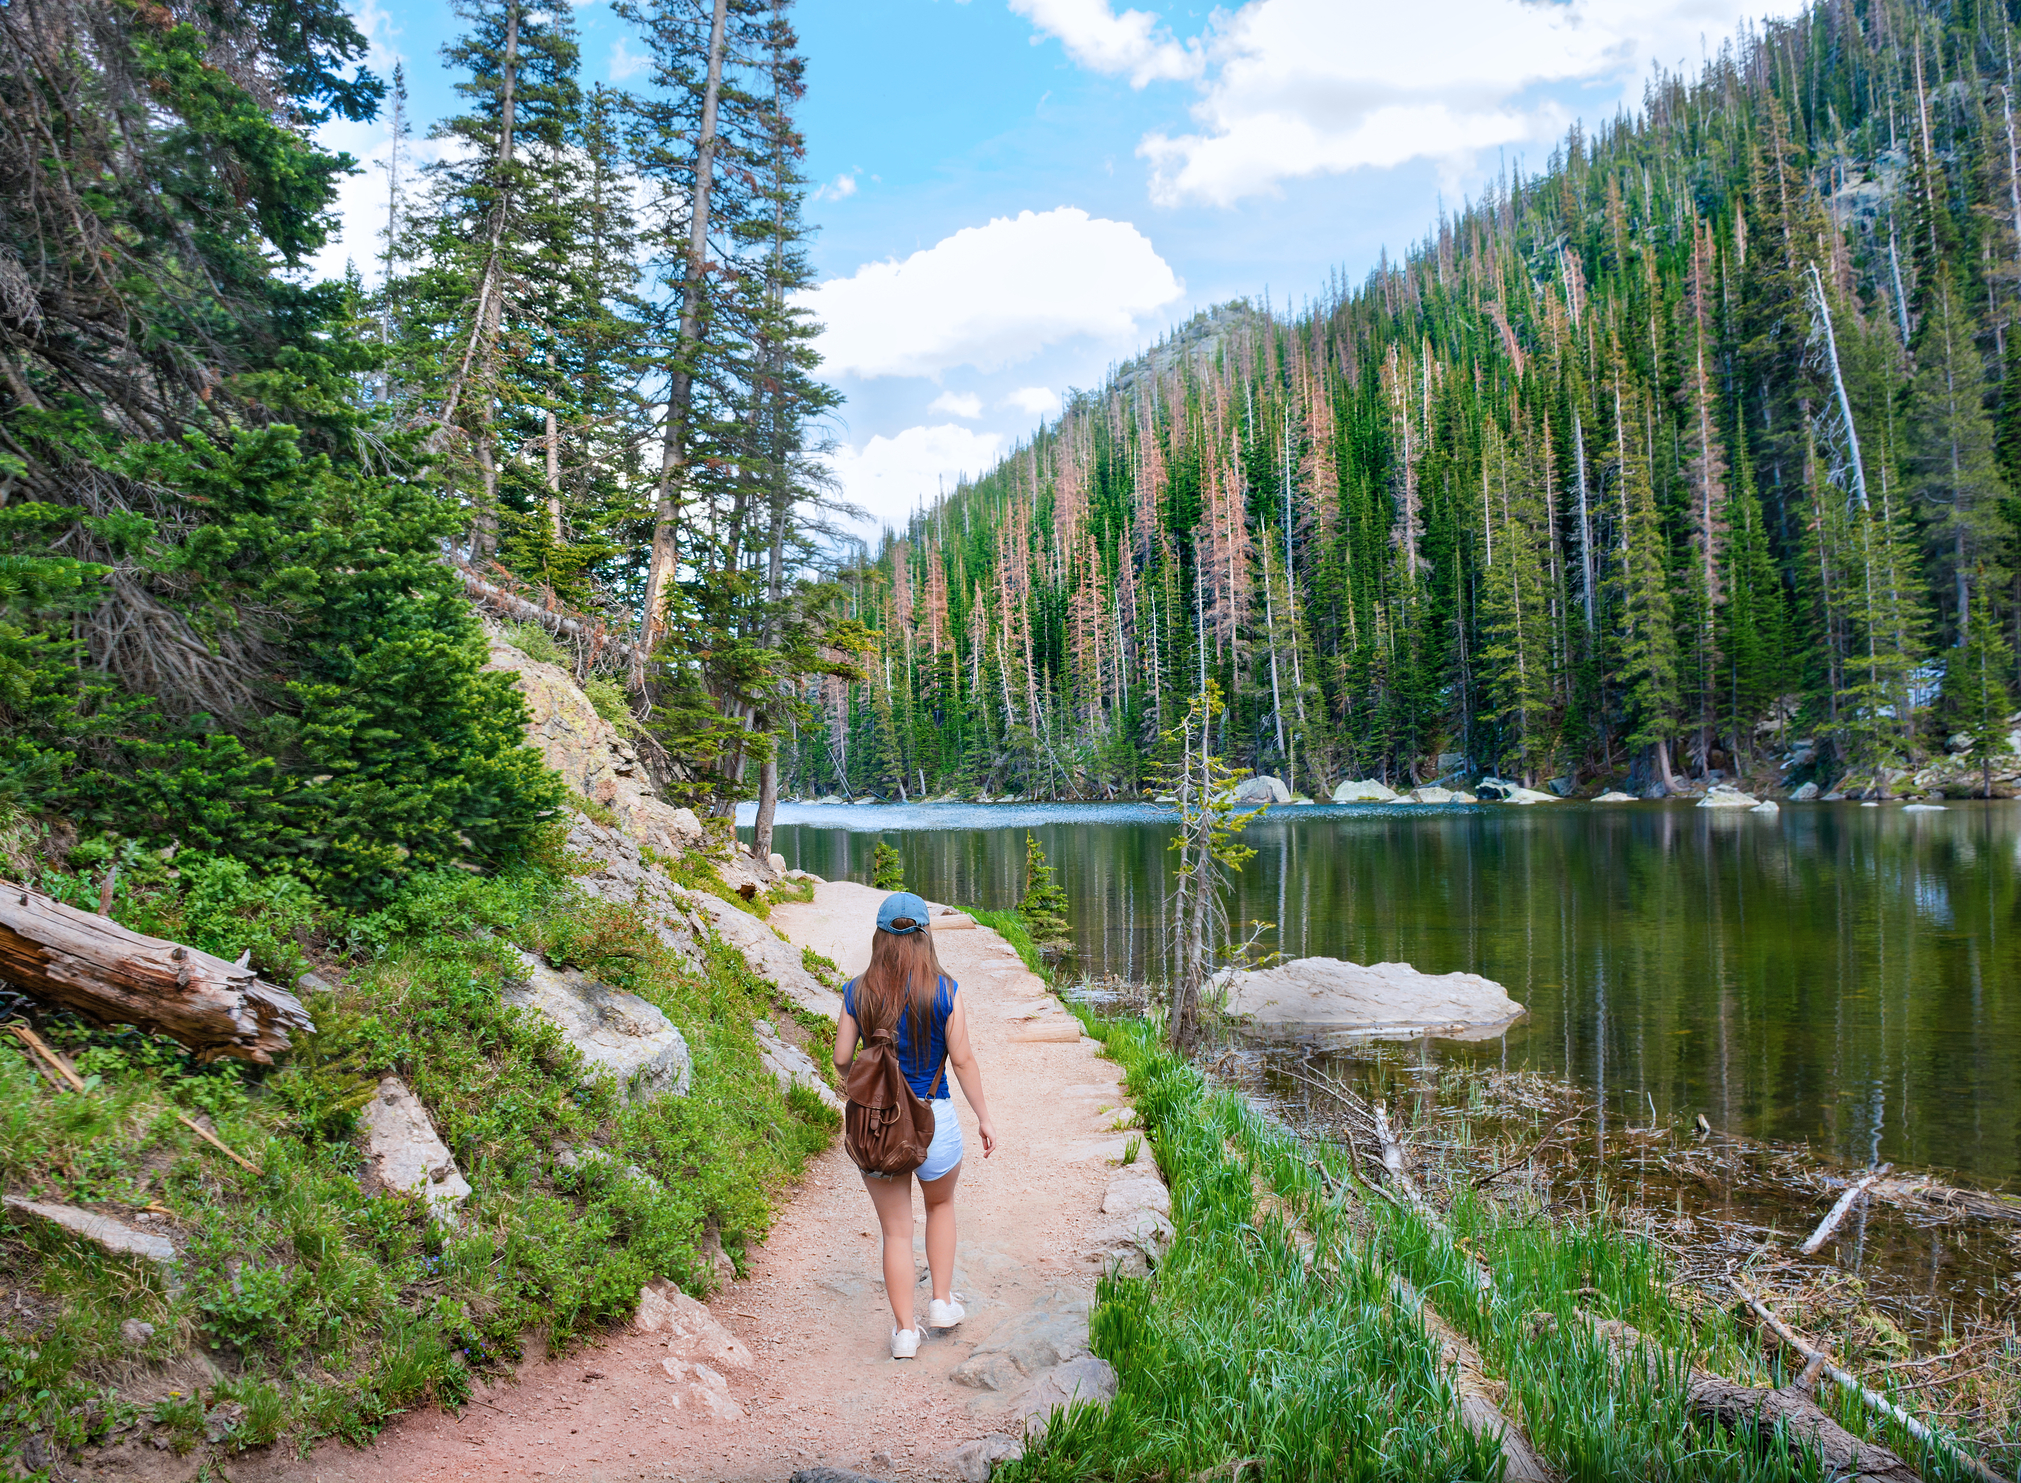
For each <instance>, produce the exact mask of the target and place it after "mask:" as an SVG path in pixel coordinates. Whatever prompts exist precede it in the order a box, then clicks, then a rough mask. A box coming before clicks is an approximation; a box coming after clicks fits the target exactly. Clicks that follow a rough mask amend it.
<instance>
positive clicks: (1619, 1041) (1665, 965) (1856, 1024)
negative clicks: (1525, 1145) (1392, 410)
mask: <svg viewBox="0 0 2021 1483" xmlns="http://www.w3.org/2000/svg"><path fill="white" fill-rule="evenodd" d="M744 819H745V820H746V821H748V819H749V811H748V809H747V810H746V812H745V814H744ZM743 832H744V833H745V835H746V837H748V835H749V830H748V828H747V829H746V830H744V831H743ZM1027 832H1030V833H1031V834H1033V835H1035V836H1037V838H1038V840H1039V843H1040V845H1041V846H1042V847H1043V848H1044V849H1045V851H1046V854H1047V856H1048V857H1049V858H1050V859H1051V861H1052V864H1053V866H1054V867H1055V870H1056V872H1057V874H1058V877H1059V879H1060V881H1061V883H1062V884H1063V885H1064V886H1065V888H1066V890H1067V894H1068V896H1069V898H1070V900H1071V902H1072V908H1071V920H1072V922H1073V925H1074V930H1075V935H1076V938H1077V940H1078V942H1079V956H1078V958H1077V960H1075V961H1074V962H1072V963H1070V964H1069V965H1068V966H1069V968H1070V969H1080V970H1086V971H1087V972H1090V973H1094V974H1103V973H1113V974H1119V975H1122V976H1124V977H1126V978H1130V979H1136V980H1147V981H1157V980H1160V979H1162V978H1163V977H1164V975H1165V972H1166V968H1167V965H1168V963H1169V961H1170V944H1169V941H1168V933H1167V932H1166V930H1165V927H1164V923H1163V914H1162V910H1161V908H1162V904H1163V902H1164V899H1165V895H1166V892H1167V890H1168V878H1169V857H1168V853H1167V848H1166V846H1167V843H1168V841H1169V840H1170V838H1171V833H1172V830H1171V824H1170V821H1169V819H1168V818H1167V817H1166V816H1165V815H1164V814H1163V813H1162V811H1160V810H1158V809H1155V808H1152V807H1149V806H1141V805H1122V806H1102V805H1082V806H1075V805H1045V806H1026V805H1016V804H993V805H956V804H939V805H919V806H913V807H888V806H881V805H864V806H860V807H848V806H843V807H833V806H831V807H819V806H810V805H799V806H785V807H782V808H781V809H780V811H779V827H778V829H777V834H776V843H775V846H774V847H775V848H776V849H777V850H779V851H780V852H781V853H782V854H784V855H785V857H786V859H787V862H788V863H789V864H790V865H795V866H799V867H801V868H804V869H807V870H811V871H813V872H815V873H816V874H819V875H822V876H826V877H828V878H829V879H835V880H841V879H848V880H858V881H868V880H869V878H870V859H871V854H872V851H873V850H874V849H875V847H876V845H877V843H878V842H879V841H880V840H882V841H883V842H885V843H888V844H892V845H895V846H896V847H897V848H898V850H899V852H900V854H901V856H902V857H903V859H904V864H905V879H906V883H907V885H908V886H910V887H912V888H913V889H915V890H918V891H920V892H921V893H922V894H923V895H926V896H928V897H931V898H933V899H935V900H940V901H950V902H960V903H968V904H974V905H978V906H984V907H1006V906H1012V905H1015V904H1016V901H1017V898H1018V896H1019V894H1020V893H1021V890H1022V887H1023V871H1024V858H1025V835H1026V833H1027ZM1244 839H1245V842H1246V843H1248V844H1249V845H1251V846H1252V847H1254V848H1255V849H1256V851H1257V856H1256V858H1255V859H1254V860H1253V861H1251V862H1250V864H1249V866H1248V867H1247V869H1246V870H1245V871H1244V872H1243V874H1242V876H1241V878H1240V882H1239V885H1238V886H1237V888H1236V890H1235V892H1234V894H1233V896H1232V898H1231V909H1230V915H1231V917H1233V918H1236V919H1238V920H1240V921H1241V922H1244V923H1250V922H1257V921H1262V922H1269V923H1272V924H1274V925H1273V926H1272V928H1271V929H1270V930H1269V931H1267V932H1266V933H1265V934H1264V937H1263V945H1264V947H1265V948H1266V950H1279V951H1282V952H1283V953H1284V954H1285V955H1286V956H1288V957H1307V956H1326V957H1337V958H1348V959H1351V960H1354V961H1356V962H1363V963H1372V962H1380V961H1395V962H1405V963H1410V964H1413V965H1414V966H1416V967H1418V968H1420V969H1423V970H1424V971H1426V972H1431V973H1443V972H1448V971H1451V970H1454V969H1468V970H1471V971H1473V972H1476V973H1481V974H1485V975H1486V976H1487V977H1489V978H1492V979H1495V980H1497V981H1499V982H1500V983H1502V984H1504V985H1506V986H1507V987H1508V990H1509V992H1510V993H1511V994H1512V995H1513V996H1514V997H1515V998H1516V999H1517V1000H1519V1001H1521V1002H1522V1003H1523V1004H1525V1005H1526V1006H1528V1008H1529V1011H1530V1018H1529V1020H1528V1021H1527V1022H1526V1023H1525V1024H1523V1025H1521V1026H1519V1027H1517V1028H1516V1029H1515V1030H1512V1031H1511V1032H1510V1033H1509V1034H1508V1035H1507V1036H1506V1037H1505V1038H1504V1039H1503V1040H1501V1041H1498V1042H1489V1043H1487V1044H1486V1045H1484V1046H1471V1047H1456V1046H1444V1047H1441V1048H1440V1049H1441V1052H1442V1053H1443V1054H1449V1055H1465V1056H1469V1057H1488V1058H1492V1059H1495V1060H1498V1061H1501V1062H1502V1063H1504V1064H1506V1065H1508V1066H1510V1067H1511V1068H1514V1067H1519V1066H1523V1067H1530V1068H1534V1069H1536V1070H1539V1071H1544V1072H1548V1073H1552V1074H1555V1075H1560V1076H1563V1077H1566V1078H1568V1079H1570V1080H1572V1081H1575V1082H1577V1083H1579V1084H1580V1085H1582V1086H1585V1087H1587V1088H1590V1089H1592V1090H1594V1091H1596V1092H1598V1093H1601V1094H1602V1095H1604V1096H1605V1097H1606V1099H1607V1101H1608V1102H1609V1103H1610V1104H1611V1105H1613V1106H1616V1107H1618V1108H1620V1109H1621V1111H1622V1112H1623V1114H1624V1115H1628V1116H1631V1117H1632V1120H1633V1121H1635V1122H1637V1123H1644V1122H1646V1120H1647V1118H1648V1115H1649V1112H1648V1109H1649V1106H1650V1104H1651V1103H1653V1104H1654V1106H1655V1109H1656V1114H1657V1116H1658V1117H1660V1118H1663V1119H1666V1120H1667V1119H1670V1118H1673V1117H1676V1118H1682V1119H1686V1120H1688V1119H1689V1118H1690V1117H1691V1116H1692V1115H1693V1114H1695V1113H1698V1112H1703V1113H1704V1114H1705V1115H1706V1117H1707V1118H1708V1119H1709V1120H1710V1121H1711V1122H1712V1123H1713V1125H1714V1126H1715V1127H1717V1128H1719V1129H1721V1130H1722V1131H1728V1132H1733V1133H1740V1134H1747V1135H1750V1136H1755V1137H1765V1138H1776V1139H1790V1140H1800V1141H1804V1142H1807V1143H1808V1144H1810V1145H1811V1146H1812V1147H1813V1148H1815V1149H1816V1150H1817V1151H1819V1152H1820V1153H1825V1154H1829V1155H1831V1156H1834V1157H1837V1158H1840V1159H1844V1160H1847V1161H1849V1162H1853V1163H1858V1164H1865V1163H1867V1162H1869V1161H1870V1160H1873V1159H1876V1158H1879V1159H1885V1160H1892V1161H1894V1162H1896V1163H1900V1164H1914V1165H1919V1166H1930V1167H1937V1168H1947V1169H1953V1170H1957V1171H1960V1172H1963V1173H1967V1174H1970V1175H1974V1176H1976V1177H1977V1178H1979V1179H1981V1180H1986V1181H1994V1182H2014V1181H2017V1179H2021V919H2017V910H2021V891H2017V886H2021V806H2017V805H2015V804H2003V803H1994V804H1984V805H1975V804H1963V805H1954V806H1953V807H1951V808H1950V809H1949V810H1948V811H1946V812H1943V813H1928V814H1908V813H1904V812H1903V811H1902V809H1901V807H1900V806H1899V805H1891V806H1884V807H1881V808H1878V809H1873V808H1869V809H1862V808H1860V807H1858V806H1857V805H1836V804H1826V805H1809V806H1801V805H1799V806H1791V807H1786V808H1784V809H1783V811H1782V812H1781V814H1780V815H1778V816H1777V817H1775V818H1756V817H1754V816H1753V815H1750V814H1748V813H1746V812H1744V811H1726V810H1711V809H1697V808H1694V807H1692V806H1690V805H1689V804H1652V803H1642V804H1634V805H1621V806H1615V807H1609V806H1602V805H1588V804H1571V803H1567V804H1552V805H1548V806H1544V805H1539V806H1537V807H1534V808H1528V809H1516V808H1509V807H1505V806H1503V807H1493V806H1488V807H1475V808H1459V809H1428V808H1415V807H1402V808H1399V807H1395V806H1350V807H1342V808H1324V807H1297V808H1287V809H1282V810H1273V811H1272V812H1271V813H1269V814H1267V815H1266V816H1265V817H1263V818H1262V819H1259V820H1257V821H1256V822H1255V823H1253V824H1252V825H1251V826H1250V828H1249V830H1248V831H1247V833H1246V834H1245V836H1244ZM866 930H867V925H866ZM1245 930H1246V929H1245Z"/></svg>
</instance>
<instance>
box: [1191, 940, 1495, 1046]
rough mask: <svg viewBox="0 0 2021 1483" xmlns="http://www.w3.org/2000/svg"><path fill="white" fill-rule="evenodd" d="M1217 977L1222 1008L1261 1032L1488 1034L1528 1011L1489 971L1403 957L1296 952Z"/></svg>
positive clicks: (1413, 1036)
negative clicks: (1223, 992) (1352, 958)
mask: <svg viewBox="0 0 2021 1483" xmlns="http://www.w3.org/2000/svg"><path fill="white" fill-rule="evenodd" d="M1216 982H1217V983H1219V984H1222V985H1225V986H1226V988H1227V994H1228V997H1227V1012H1228V1013H1229V1014H1230V1015H1231V1016H1233V1017H1235V1018H1237V1019H1241V1020H1246V1021H1247V1022H1248V1023H1249V1025H1250V1026H1251V1027H1252V1028H1253V1029H1255V1030H1257V1031H1260V1032H1263V1033H1280V1034H1296V1033H1300V1032H1304V1033H1322V1034H1333V1035H1342V1036H1360V1037H1369V1038H1379V1039H1395V1040H1417V1039H1421V1038H1423V1037H1424V1036H1427V1035H1432V1036H1437V1037H1438V1038H1440V1039H1446V1040H1485V1039H1488V1038H1491V1037H1492V1036H1495V1035H1499V1034H1500V1033H1501V1032H1502V1031H1503V1030H1505V1029H1507V1028H1508V1027H1509V1026H1510V1025H1512V1024H1514V1023H1515V1022H1516V1021H1517V1020H1519V1019H1521V1018H1522V1017H1523V1015H1524V1013H1525V1012H1526V1011H1525V1010H1524V1008H1523V1006H1522V1005H1520V1004H1518V1003H1517V1002H1516V1001H1515V1000H1513V999H1511V998H1510V997H1509V994H1508V991H1507V990H1506V989H1504V988H1503V987H1502V986H1501V985H1500V984H1498V983H1496V982H1495V981H1494V980H1493V979H1488V978H1483V977H1481V976H1480V975H1479V974H1478V973H1420V972H1418V970H1417V969H1415V968H1413V967H1411V966H1410V965H1409V964H1408V963H1376V964H1373V965H1367V966H1364V965H1363V964H1360V963H1349V962H1345V961H1343V960H1342V959H1339V958H1296V959H1293V960H1292V961H1291V962H1289V963H1280V964H1279V965H1278V966H1277V967H1275V968H1264V969H1258V970H1254V971H1251V972H1244V973H1227V974H1223V975H1221V977H1220V978H1219V979H1217V980H1216Z"/></svg>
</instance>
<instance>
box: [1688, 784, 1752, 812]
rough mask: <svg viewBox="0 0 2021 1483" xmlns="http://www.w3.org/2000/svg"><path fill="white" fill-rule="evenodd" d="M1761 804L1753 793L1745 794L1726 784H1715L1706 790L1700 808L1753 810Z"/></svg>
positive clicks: (1699, 804)
mask: <svg viewBox="0 0 2021 1483" xmlns="http://www.w3.org/2000/svg"><path fill="white" fill-rule="evenodd" d="M1759 802H1761V800H1760V799H1758V798H1756V797H1755V796H1754V795H1753V794H1752V793H1743V792H1741V791H1740V789H1738V788H1731V787H1728V786H1727V785H1726V784H1725V783H1714V784H1713V785H1712V786H1711V787H1710V788H1707V789H1706V790H1705V796H1704V797H1703V798H1701V799H1699V800H1698V806H1699V807H1700V808H1753V807H1754V806H1755V805H1756V804H1757V803H1759Z"/></svg>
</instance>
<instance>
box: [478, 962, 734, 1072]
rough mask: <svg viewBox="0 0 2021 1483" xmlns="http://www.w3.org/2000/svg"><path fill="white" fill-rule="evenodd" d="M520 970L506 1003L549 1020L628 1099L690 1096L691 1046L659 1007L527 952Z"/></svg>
mask: <svg viewBox="0 0 2021 1483" xmlns="http://www.w3.org/2000/svg"><path fill="white" fill-rule="evenodd" d="M520 969H521V972H522V973H523V974H524V977H523V978H522V980H521V981H520V982H519V983H516V984H513V985H510V986H509V987H508V988H507V989H506V991H505V1000H506V1002H507V1003H508V1004H512V1005H516V1006H518V1007H519V1008H521V1009H527V1010H531V1011H532V1012H533V1013H535V1014H537V1015H539V1016H540V1017H541V1018H542V1019H545V1020H548V1021H550V1022H551V1023H552V1024H553V1025H554V1026H555V1027H556V1028H557V1029H559V1030H560V1031H561V1034H562V1038H563V1039H564V1040H566V1041H568V1043H569V1044H570V1045H572V1046H574V1047H575V1048H576V1049H577V1050H579V1051H581V1052H582V1057H583V1059H584V1060H586V1061H588V1062H589V1063H590V1064H591V1065H592V1066H594V1067H595V1068H596V1069H597V1071H598V1072H599V1073H601V1074H602V1075H605V1076H609V1077H613V1078H615V1079H616V1081H617V1083H618V1085H620V1086H621V1087H623V1088H624V1091H625V1099H626V1100H627V1101H631V1102H642V1101H650V1100H651V1099H652V1098H654V1097H658V1096H662V1095H664V1094H666V1093H669V1092H671V1093H672V1094H673V1095H675V1096H677V1097H685V1096H686V1095H687V1094H688V1087H689V1086H690V1085H691V1084H692V1082H693V1081H694V1075H695V1067H694V1061H693V1059H692V1058H691V1057H690V1056H689V1054H688V1042H687V1040H686V1039H685V1038H684V1037H683V1036H682V1034H681V1032H680V1030H679V1028H678V1027H677V1026H676V1025H675V1024H674V1022H673V1021H672V1020H670V1019H668V1018H667V1017H666V1015H665V1014H664V1013H662V1012H661V1011H660V1009H659V1007H658V1006H657V1005H654V1004H651V1003H648V1002H647V1001H646V1000H644V999H641V998H640V997H639V996H638V995H637V994H627V993H625V992H624V991H623V990H621V989H614V988H612V987H610V985H608V984H601V983H598V982H597V981H596V980H595V979H593V978H589V977H587V976H585V975H583V974H581V973H577V972H575V971H574V970H573V969H569V970H558V969H554V968H550V967H548V966H547V965H546V964H545V963H543V962H541V961H540V960H539V959H538V958H535V957H533V956H532V955H531V954H528V953H521V954H520Z"/></svg>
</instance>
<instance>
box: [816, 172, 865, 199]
mask: <svg viewBox="0 0 2021 1483" xmlns="http://www.w3.org/2000/svg"><path fill="white" fill-rule="evenodd" d="M855 194H856V172H855V171H854V170H844V171H843V172H842V173H841V174H840V175H838V176H836V177H835V178H834V179H833V180H831V181H829V182H828V183H827V184H826V185H817V186H815V187H814V199H815V200H817V201H846V200H848V199H849V198H850V197H851V196H853V195H855Z"/></svg>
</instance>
